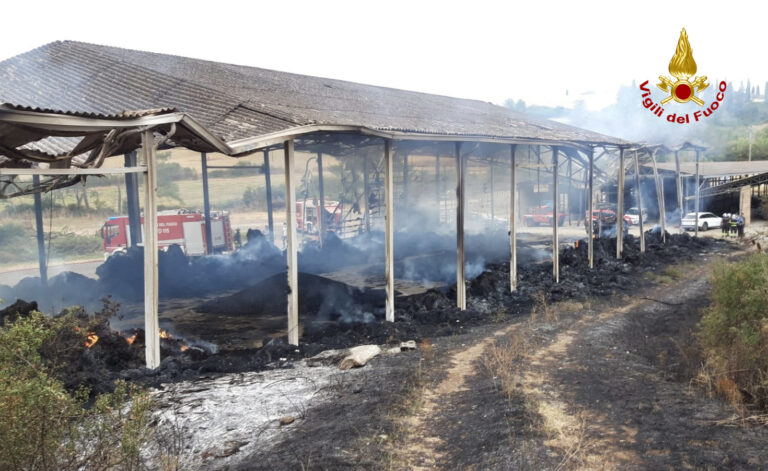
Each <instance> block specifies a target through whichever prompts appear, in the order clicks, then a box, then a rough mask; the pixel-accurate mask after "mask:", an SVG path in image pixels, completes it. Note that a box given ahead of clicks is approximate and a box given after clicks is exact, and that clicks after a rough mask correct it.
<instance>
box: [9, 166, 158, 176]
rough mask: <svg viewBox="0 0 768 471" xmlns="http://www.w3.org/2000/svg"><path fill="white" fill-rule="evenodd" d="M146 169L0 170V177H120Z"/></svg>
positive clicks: (142, 167) (142, 171)
mask: <svg viewBox="0 0 768 471" xmlns="http://www.w3.org/2000/svg"><path fill="white" fill-rule="evenodd" d="M146 171H147V167H146V166H143V165H142V166H140V167H115V168H107V167H100V168H0V176H4V175H8V176H10V175H122V174H125V173H146Z"/></svg>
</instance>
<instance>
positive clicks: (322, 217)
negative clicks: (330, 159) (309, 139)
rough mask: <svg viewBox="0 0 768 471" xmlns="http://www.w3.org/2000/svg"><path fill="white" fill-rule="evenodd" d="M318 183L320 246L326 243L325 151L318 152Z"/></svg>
mask: <svg viewBox="0 0 768 471" xmlns="http://www.w3.org/2000/svg"><path fill="white" fill-rule="evenodd" d="M317 185H318V187H319V189H320V214H319V216H320V247H322V246H324V245H325V231H326V230H327V229H326V227H325V223H326V220H325V183H324V182H323V153H322V152H318V153H317Z"/></svg>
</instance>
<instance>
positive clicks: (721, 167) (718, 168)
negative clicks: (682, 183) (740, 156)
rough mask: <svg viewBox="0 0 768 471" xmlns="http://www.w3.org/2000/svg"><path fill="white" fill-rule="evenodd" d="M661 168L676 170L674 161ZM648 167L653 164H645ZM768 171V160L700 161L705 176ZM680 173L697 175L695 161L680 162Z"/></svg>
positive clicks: (659, 166)
mask: <svg viewBox="0 0 768 471" xmlns="http://www.w3.org/2000/svg"><path fill="white" fill-rule="evenodd" d="M657 165H658V168H659V170H663V171H667V172H675V163H674V162H663V163H659V164H657ZM645 166H646V167H648V168H653V167H651V166H648V165H645ZM766 172H768V160H753V161H751V162H749V161H746V160H735V161H727V162H699V175H701V176H702V177H704V178H715V177H730V176H734V175H755V174H758V173H766ZM680 173H681V174H686V175H696V163H695V162H680Z"/></svg>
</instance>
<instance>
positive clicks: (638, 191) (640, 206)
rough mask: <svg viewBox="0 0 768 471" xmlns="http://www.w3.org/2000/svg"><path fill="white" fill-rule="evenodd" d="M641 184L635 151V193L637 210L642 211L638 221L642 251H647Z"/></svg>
mask: <svg viewBox="0 0 768 471" xmlns="http://www.w3.org/2000/svg"><path fill="white" fill-rule="evenodd" d="M642 193H643V192H642V188H641V186H640V165H639V164H638V162H637V151H635V195H637V210H638V212H639V213H640V215H639V216H638V222H639V226H640V253H645V232H644V231H643V194H642Z"/></svg>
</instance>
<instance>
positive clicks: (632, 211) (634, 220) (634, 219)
mask: <svg viewBox="0 0 768 471" xmlns="http://www.w3.org/2000/svg"><path fill="white" fill-rule="evenodd" d="M624 219H625V220H629V223H630V224H632V225H634V226H636V225H638V224H640V210H639V209H637V208H629V209H628V210H627V212H625V213H624ZM646 222H648V211H646V210H645V208H643V223H646Z"/></svg>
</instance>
